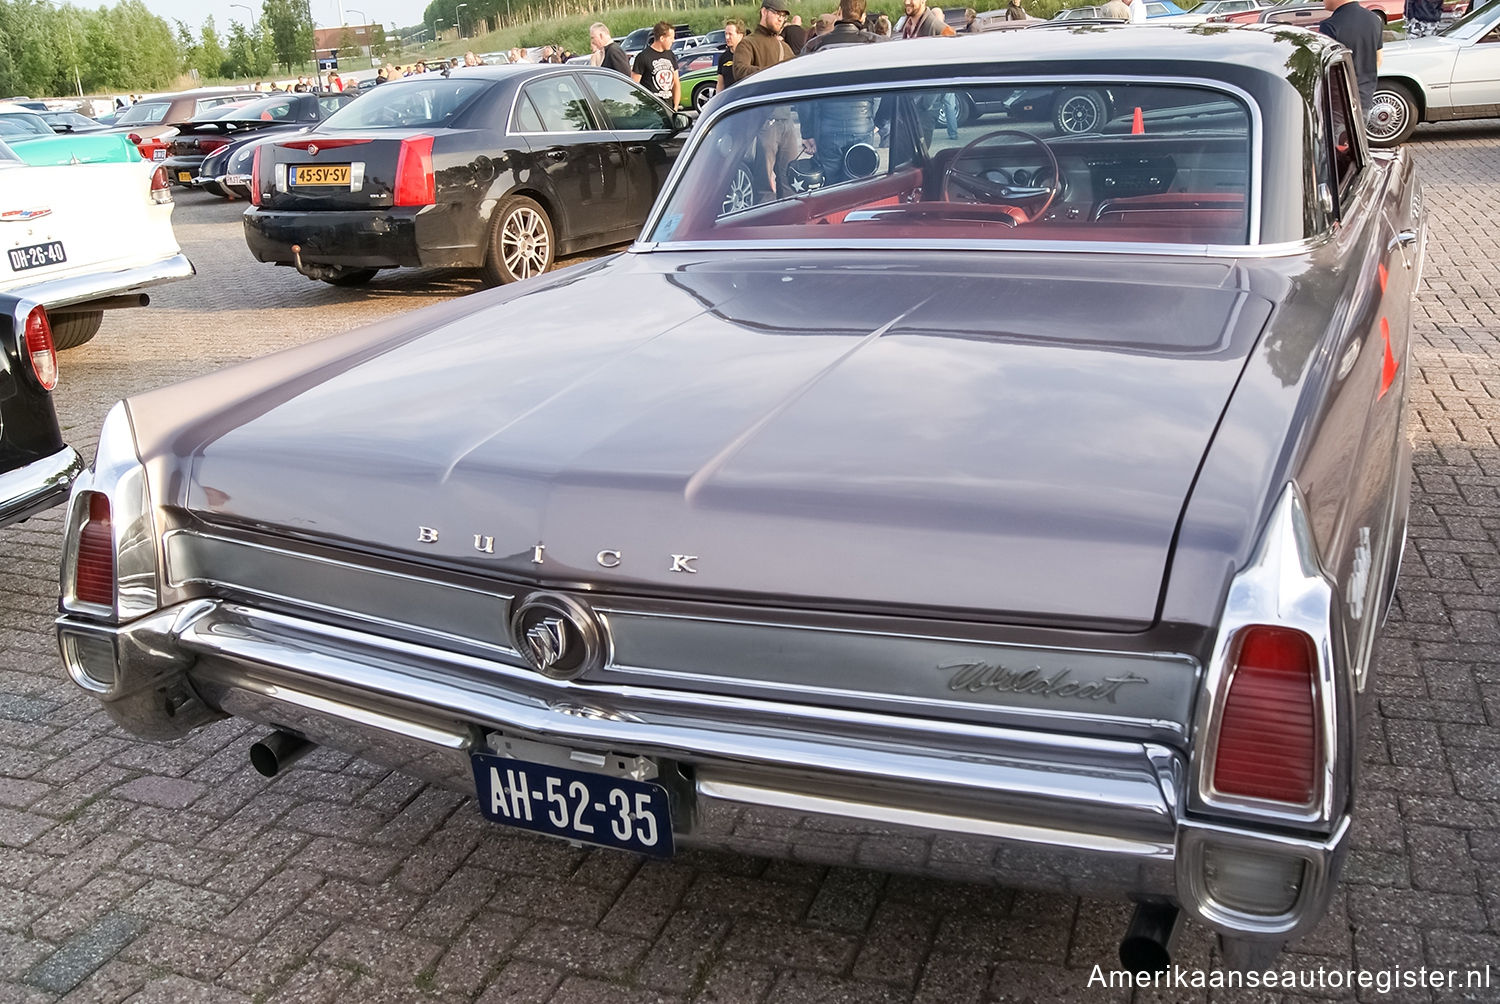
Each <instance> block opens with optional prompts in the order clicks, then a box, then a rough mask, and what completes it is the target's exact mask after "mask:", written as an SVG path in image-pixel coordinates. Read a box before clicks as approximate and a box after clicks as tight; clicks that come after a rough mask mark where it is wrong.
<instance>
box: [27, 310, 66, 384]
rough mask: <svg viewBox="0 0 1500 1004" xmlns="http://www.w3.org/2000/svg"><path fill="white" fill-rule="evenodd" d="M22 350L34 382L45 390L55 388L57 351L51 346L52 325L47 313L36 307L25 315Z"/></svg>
mask: <svg viewBox="0 0 1500 1004" xmlns="http://www.w3.org/2000/svg"><path fill="white" fill-rule="evenodd" d="M21 342H22V348H23V349H24V350H25V353H26V358H27V359H28V360H30V362H31V373H32V375H33V376H35V377H36V382H37V383H39V384H41V385H42V387H43V388H44V389H46V390H51V389H52V388H54V387H56V386H57V349H56V347H55V346H54V345H53V344H52V325H51V323H50V322H49V321H48V320H47V311H46V310H45V309H44V308H43V307H41V306H36V307H32V308H31V313H29V314H27V315H26V327H25V328H24V329H23V330H22V332H21Z"/></svg>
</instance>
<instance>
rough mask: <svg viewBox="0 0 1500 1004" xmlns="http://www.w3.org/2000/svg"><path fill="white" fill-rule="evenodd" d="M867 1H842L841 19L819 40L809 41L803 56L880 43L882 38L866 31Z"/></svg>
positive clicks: (840, 6) (840, 4)
mask: <svg viewBox="0 0 1500 1004" xmlns="http://www.w3.org/2000/svg"><path fill="white" fill-rule="evenodd" d="M865 8H866V0H840V2H839V18H838V20H837V21H835V22H834V24H833V27H832V28H830V29H829V30H828V31H827V32H826V33H824V34H822V35H819V36H818V37H817V38H813V39H809V40H808V42H807V45H806V46H805V47H804V48H803V50H802V52H803V54H804V55H805V54H807V53H809V52H817V51H819V50H820V49H831V48H833V47H834V46H836V45H867V44H869V43H870V42H879V41H880V36H879V35H877V34H875V33H874V32H873V31H866V30H865V29H864V23H865Z"/></svg>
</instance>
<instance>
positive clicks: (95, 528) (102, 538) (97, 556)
mask: <svg viewBox="0 0 1500 1004" xmlns="http://www.w3.org/2000/svg"><path fill="white" fill-rule="evenodd" d="M83 494H84V496H85V498H84V502H83V503H82V505H83V506H84V507H86V508H87V511H88V514H87V516H85V517H84V521H83V526H82V527H80V528H79V531H78V562H77V565H76V566H75V568H76V570H75V572H74V575H73V595H74V596H75V597H77V598H78V599H79V600H81V601H82V602H84V603H95V604H98V605H99V606H101V607H110V608H113V607H114V605H115V528H114V524H113V522H112V521H111V519H110V512H109V496H108V495H105V494H104V493H103V492H84V493H83Z"/></svg>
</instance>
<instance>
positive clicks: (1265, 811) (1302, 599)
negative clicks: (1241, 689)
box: [1189, 482, 1350, 829]
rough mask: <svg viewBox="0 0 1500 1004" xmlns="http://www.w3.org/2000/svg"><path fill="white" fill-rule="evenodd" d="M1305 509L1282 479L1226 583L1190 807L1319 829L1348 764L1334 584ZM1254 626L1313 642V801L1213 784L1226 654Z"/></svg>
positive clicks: (1337, 801)
mask: <svg viewBox="0 0 1500 1004" xmlns="http://www.w3.org/2000/svg"><path fill="white" fill-rule="evenodd" d="M1306 512H1307V509H1306V503H1305V502H1303V500H1302V496H1301V493H1300V492H1299V491H1298V490H1297V486H1296V485H1295V484H1292V483H1290V482H1289V483H1288V484H1287V485H1286V487H1285V488H1284V489H1283V491H1282V493H1281V498H1280V499H1279V500H1278V501H1277V503H1276V508H1275V509H1274V510H1273V511H1272V516H1271V519H1270V522H1269V523H1268V524H1267V525H1266V528H1265V530H1264V531H1263V533H1262V536H1261V541H1260V545H1259V547H1258V549H1257V551H1256V554H1255V557H1254V558H1252V559H1251V561H1250V563H1249V564H1248V565H1246V566H1245V568H1244V569H1243V570H1242V571H1241V572H1240V573H1239V574H1238V575H1236V576H1235V577H1234V580H1233V581H1232V582H1231V583H1230V586H1229V594H1228V596H1227V597H1226V599H1225V601H1224V611H1223V614H1222V615H1221V616H1220V620H1219V635H1218V638H1217V640H1216V641H1215V642H1214V653H1213V656H1212V658H1211V660H1210V662H1209V667H1208V674H1207V676H1206V677H1205V680H1204V694H1205V697H1206V699H1205V700H1203V701H1201V702H1200V703H1199V707H1198V713H1197V720H1196V722H1195V726H1194V734H1195V735H1198V736H1200V737H1202V738H1201V741H1200V742H1198V743H1197V744H1196V746H1195V754H1196V756H1195V760H1196V763H1195V769H1194V774H1193V777H1194V785H1193V789H1192V791H1191V792H1190V794H1189V806H1190V808H1194V809H1200V810H1210V811H1217V812H1220V813H1228V814H1231V815H1234V816H1237V817H1240V818H1253V819H1257V820H1262V821H1270V822H1275V823H1283V824H1289V825H1295V826H1298V827H1302V828H1308V827H1315V828H1319V829H1323V828H1326V827H1329V826H1332V825H1333V823H1334V812H1335V806H1342V805H1343V804H1344V802H1345V800H1346V799H1347V797H1348V780H1347V775H1348V773H1349V769H1350V765H1349V764H1347V763H1346V764H1342V765H1340V762H1339V756H1340V748H1341V745H1342V744H1344V743H1346V742H1347V738H1348V737H1346V736H1344V735H1342V732H1341V728H1340V724H1339V723H1340V718H1341V716H1340V713H1339V703H1340V697H1339V686H1338V680H1337V678H1336V677H1335V673H1334V652H1333V645H1334V637H1333V623H1332V617H1333V611H1334V590H1333V587H1332V585H1331V583H1330V579H1329V577H1328V576H1327V575H1326V573H1325V572H1324V571H1323V569H1322V567H1321V565H1320V563H1319V561H1318V556H1317V548H1316V546H1315V544H1314V543H1313V538H1312V528H1311V526H1310V525H1309V523H1308V520H1307V514H1306ZM1254 624H1268V625H1272V626H1281V627H1288V628H1293V629H1295V630H1298V631H1301V632H1303V633H1305V634H1306V635H1308V637H1310V638H1311V639H1312V640H1313V644H1314V646H1315V649H1316V652H1317V657H1318V667H1317V672H1318V681H1317V686H1316V688H1315V691H1314V702H1315V703H1314V712H1313V713H1314V716H1315V720H1316V722H1317V727H1318V735H1317V738H1316V740H1315V741H1316V743H1317V745H1318V746H1319V753H1320V756H1321V759H1322V763H1321V765H1320V766H1321V769H1320V770H1319V772H1318V775H1317V777H1316V779H1315V785H1314V791H1313V796H1312V799H1311V801H1309V802H1308V803H1307V804H1306V805H1303V806H1295V805H1288V804H1287V803H1285V802H1279V801H1274V800H1271V799H1264V798H1252V797H1248V796H1242V795H1230V794H1225V793H1223V792H1220V791H1218V790H1216V789H1215V788H1214V785H1213V776H1214V762H1215V752H1216V750H1217V747H1218V740H1219V729H1220V727H1221V725H1222V723H1223V719H1222V716H1223V713H1224V703H1225V701H1226V699H1227V698H1228V695H1229V686H1230V683H1231V682H1232V676H1233V674H1232V673H1231V667H1230V665H1229V659H1230V655H1231V653H1232V652H1233V650H1234V646H1235V644H1236V640H1237V637H1238V635H1239V632H1240V631H1241V629H1243V628H1245V627H1248V626H1250V625H1254ZM1341 766H1342V769H1341Z"/></svg>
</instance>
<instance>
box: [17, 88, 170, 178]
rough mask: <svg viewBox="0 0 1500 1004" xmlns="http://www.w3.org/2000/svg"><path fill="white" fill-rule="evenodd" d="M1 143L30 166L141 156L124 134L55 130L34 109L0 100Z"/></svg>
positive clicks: (121, 160) (124, 160)
mask: <svg viewBox="0 0 1500 1004" xmlns="http://www.w3.org/2000/svg"><path fill="white" fill-rule="evenodd" d="M0 142H4V143H5V144H6V145H7V146H9V147H10V149H11V150H12V152H14V153H15V155H16V156H17V157H19V158H21V160H22V161H23V162H25V163H26V164H29V165H31V166H32V167H53V166H57V165H60V164H125V163H129V162H131V161H136V160H140V159H141V155H140V153H139V152H138V151H137V150H136V148H135V144H133V143H131V142H130V140H129V139H128V138H126V137H125V136H123V135H120V136H116V135H108V134H100V133H57V132H54V131H53V129H52V127H51V126H50V125H48V124H47V120H46V119H44V118H42V117H41V116H40V115H38V114H37V113H36V112H34V111H31V110H29V109H26V108H22V107H20V106H18V105H12V104H6V103H0Z"/></svg>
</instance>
